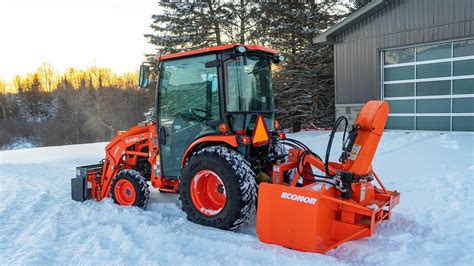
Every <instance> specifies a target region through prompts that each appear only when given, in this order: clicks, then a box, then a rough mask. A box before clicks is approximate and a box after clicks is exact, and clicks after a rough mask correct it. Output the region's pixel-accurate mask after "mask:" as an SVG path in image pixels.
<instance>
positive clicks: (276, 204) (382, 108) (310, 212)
mask: <svg viewBox="0 0 474 266" xmlns="http://www.w3.org/2000/svg"><path fill="white" fill-rule="evenodd" d="M388 110H389V108H388V104H387V103H386V102H383V101H370V102H368V103H367V104H366V105H365V106H364V107H363V108H362V110H361V111H360V113H359V116H358V117H357V121H356V123H355V125H354V126H353V128H352V130H351V131H350V133H349V136H348V138H347V140H346V143H345V147H344V148H343V153H342V155H341V158H340V163H335V162H330V163H325V162H323V161H322V159H321V158H319V157H318V156H317V155H316V154H312V153H311V152H308V151H303V150H301V149H290V151H289V161H288V162H286V163H282V164H277V165H274V166H273V179H274V180H273V181H274V182H273V183H272V184H260V188H259V195H258V200H259V201H258V208H257V235H258V237H259V239H260V240H261V241H263V242H266V243H272V244H278V245H281V246H284V247H288V248H292V249H297V250H302V251H311V252H319V253H324V252H326V251H328V250H330V249H332V248H334V247H336V246H338V245H340V244H342V243H344V242H346V241H349V240H354V239H359V238H362V237H367V236H370V235H372V233H373V231H374V229H375V226H376V225H377V224H378V223H380V222H381V221H383V220H385V219H389V218H390V213H391V210H392V208H393V207H394V206H395V205H397V204H398V202H399V199H400V195H399V193H398V192H396V191H394V192H392V191H388V190H386V189H385V187H384V186H383V185H382V183H381V182H380V180H379V179H378V177H377V175H376V174H375V172H374V171H373V170H372V167H371V163H372V160H373V157H374V154H375V151H376V149H377V145H378V143H379V140H380V138H381V136H382V133H383V130H384V127H385V122H386V120H387V115H388ZM334 132H335V131H333V134H332V135H331V140H330V142H332V138H333V136H334ZM328 148H329V147H328ZM327 157H328V156H327ZM327 157H326V159H327ZM312 166H313V167H314V168H316V169H318V170H319V172H322V173H325V172H326V171H328V173H327V174H326V175H325V176H323V175H317V174H314V173H313V172H314V171H313V168H312ZM292 169H296V170H297V171H296V173H295V174H294V176H293V178H292V180H293V181H292V182H291V184H290V185H289V186H288V185H283V184H281V182H278V180H279V178H278V177H280V176H284V175H285V171H289V170H292ZM374 180H376V181H377V182H378V185H379V188H377V187H376V186H374V185H373V184H372V181H374ZM301 181H302V182H301Z"/></svg>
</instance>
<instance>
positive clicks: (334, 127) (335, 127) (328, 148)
mask: <svg viewBox="0 0 474 266" xmlns="http://www.w3.org/2000/svg"><path fill="white" fill-rule="evenodd" d="M342 121H344V122H345V126H344V133H343V135H342V143H343V145H344V142H345V141H346V132H347V126H348V124H349V122H348V121H347V118H346V117H345V116H340V117H338V118H337V119H336V121H335V122H334V126H333V127H332V130H331V134H330V135H329V141H328V146H327V148H326V157H325V158H324V159H325V160H324V168H325V170H326V175H327V176H328V177H329V178H333V177H334V176H335V175H334V174H331V173H330V172H329V156H330V155H331V147H332V142H333V140H334V136H335V135H336V132H337V128H338V127H339V125H340V124H341V122H342Z"/></svg>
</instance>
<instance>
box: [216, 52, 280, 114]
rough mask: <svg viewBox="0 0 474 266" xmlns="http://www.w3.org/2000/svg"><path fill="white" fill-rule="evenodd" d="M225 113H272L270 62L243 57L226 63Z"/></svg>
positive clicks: (259, 58) (249, 56)
mask: <svg viewBox="0 0 474 266" xmlns="http://www.w3.org/2000/svg"><path fill="white" fill-rule="evenodd" d="M225 65H226V69H227V79H226V82H227V84H226V85H227V86H226V107H227V112H255V111H273V110H274V104H273V91H272V80H271V62H270V60H269V59H268V58H266V57H262V56H258V55H251V54H250V55H245V57H244V56H239V57H236V58H235V59H232V60H230V61H227V62H226V64H225Z"/></svg>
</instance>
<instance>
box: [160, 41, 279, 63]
mask: <svg viewBox="0 0 474 266" xmlns="http://www.w3.org/2000/svg"><path fill="white" fill-rule="evenodd" d="M240 45H241V44H225V45H218V46H213V47H208V48H201V49H197V50H192V51H187V52H180V53H175V54H167V55H162V56H157V57H156V58H155V59H156V60H157V61H165V60H169V59H175V58H180V57H188V56H193V55H198V54H206V53H212V52H220V51H226V50H230V49H234V48H235V47H237V46H240ZM243 46H245V48H247V50H249V51H261V52H265V53H270V54H273V55H277V54H278V51H277V50H274V49H271V48H266V47H263V46H259V45H243Z"/></svg>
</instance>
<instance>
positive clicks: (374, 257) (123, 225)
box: [0, 132, 474, 265]
mask: <svg viewBox="0 0 474 266" xmlns="http://www.w3.org/2000/svg"><path fill="white" fill-rule="evenodd" d="M291 137H293V138H297V139H299V140H301V141H303V142H305V143H307V144H308V146H310V147H311V148H312V149H314V150H315V151H316V152H317V153H319V154H324V151H325V147H326V143H327V140H328V133H327V132H303V133H297V134H293V135H291ZM339 137H340V136H339ZM339 143H340V142H338V141H335V146H334V148H333V150H334V152H333V155H334V158H336V157H337V156H338V152H336V150H337V149H338V148H339V147H338V146H336V145H339ZM104 146H105V143H96V144H84V145H71V146H58V147H44V148H33V149H28V150H11V151H1V152H0V162H1V165H0V175H1V179H0V182H1V183H0V194H1V195H2V197H0V239H1V242H0V261H1V263H2V264H3V263H5V264H12V263H14V264H50V263H54V264H59V263H61V264H63V263H73V264H77V263H81V264H97V263H100V264H102V263H108V264H110V263H117V264H137V263H138V264H166V263H171V264H206V265H218V264H232V265H234V264H244V265H247V264H261V265H269V264H278V265H285V264H327V263H330V264H393V265H395V264H396V265H398V264H404V263H409V264H439V265H442V264H448V263H449V264H453V263H454V264H468V263H471V262H472V261H473V259H474V256H473V253H472V250H473V248H474V244H473V243H474V241H473V239H474V233H473V219H474V210H473V208H474V202H473V185H474V183H473V177H474V134H470V133H445V134H439V133H423V132H419V133H410V134H405V133H402V132H386V133H385V135H384V137H383V139H382V143H381V145H380V147H379V150H378V153H377V156H376V159H375V161H374V169H375V170H376V172H377V173H378V175H379V176H380V177H381V178H382V181H383V182H384V184H385V185H386V187H387V188H391V189H397V190H398V191H400V192H401V203H400V205H399V206H397V208H396V209H395V212H394V215H393V218H392V220H390V221H387V222H383V223H382V224H381V225H380V226H379V227H378V229H377V231H376V233H375V235H374V236H373V237H371V238H366V239H363V240H359V241H354V242H349V243H346V244H343V245H341V246H340V247H339V248H337V249H335V250H333V251H330V252H329V254H326V255H321V254H311V253H302V252H297V251H293V250H289V249H285V248H281V247H278V246H274V245H267V244H264V243H261V242H259V241H258V239H257V238H256V236H255V225H254V224H251V225H249V226H248V227H247V228H245V230H244V232H242V233H240V234H237V233H232V232H226V231H221V230H217V229H213V228H208V227H202V226H199V225H196V224H193V223H191V222H188V221H187V220H186V218H185V214H184V213H183V212H182V211H181V210H180V204H179V202H178V201H177V196H176V195H171V194H160V193H159V192H157V191H153V192H152V194H151V199H150V207H149V208H148V210H146V211H143V210H141V209H138V208H135V207H120V206H116V205H114V204H113V203H112V202H111V201H110V200H105V201H103V202H92V201H88V202H85V203H78V202H74V201H72V200H70V194H69V193H70V181H69V180H70V178H71V177H73V176H74V174H75V166H77V165H82V164H90V163H95V162H98V161H99V160H100V159H101V158H102V156H103V148H104Z"/></svg>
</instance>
